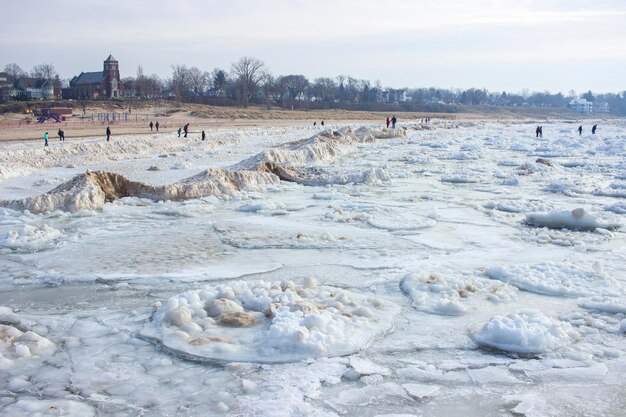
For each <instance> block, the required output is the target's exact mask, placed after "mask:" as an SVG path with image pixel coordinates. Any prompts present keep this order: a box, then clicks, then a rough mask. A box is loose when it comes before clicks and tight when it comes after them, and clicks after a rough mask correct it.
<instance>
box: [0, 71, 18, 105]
mask: <svg viewBox="0 0 626 417" xmlns="http://www.w3.org/2000/svg"><path fill="white" fill-rule="evenodd" d="M16 96H17V90H16V89H15V86H14V85H13V81H11V77H10V76H9V74H7V73H6V72H0V101H9V100H13V99H14V98H15V97H16Z"/></svg>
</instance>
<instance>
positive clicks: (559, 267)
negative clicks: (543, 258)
mask: <svg viewBox="0 0 626 417" xmlns="http://www.w3.org/2000/svg"><path fill="white" fill-rule="evenodd" d="M485 272H486V274H487V275H488V276H489V277H490V278H492V279H497V280H500V281H504V282H508V283H509V284H511V285H514V286H516V287H517V288H519V289H521V290H525V291H530V292H534V293H537V294H545V295H552V296H560V297H583V296H593V295H619V294H622V293H623V288H622V286H621V285H620V283H619V282H618V281H617V280H615V279H614V278H611V277H610V276H608V275H606V274H604V273H602V272H597V271H596V270H594V269H585V268H582V267H580V266H577V265H574V264H570V263H558V262H544V263H540V264H535V265H500V266H491V267H488V268H487V269H486V270H485Z"/></svg>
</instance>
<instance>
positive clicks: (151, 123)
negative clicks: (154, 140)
mask: <svg viewBox="0 0 626 417" xmlns="http://www.w3.org/2000/svg"><path fill="white" fill-rule="evenodd" d="M152 126H154V124H152V120H150V132H152Z"/></svg>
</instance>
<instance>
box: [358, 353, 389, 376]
mask: <svg viewBox="0 0 626 417" xmlns="http://www.w3.org/2000/svg"><path fill="white" fill-rule="evenodd" d="M350 366H351V367H352V368H353V369H354V370H355V371H356V372H358V373H359V374H361V375H372V374H379V375H384V376H389V375H391V371H390V370H389V368H386V367H384V366H381V365H378V364H377V363H374V362H372V361H370V360H369V359H365V358H359V357H358V356H353V357H351V358H350Z"/></svg>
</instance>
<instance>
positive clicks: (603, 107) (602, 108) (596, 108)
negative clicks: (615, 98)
mask: <svg viewBox="0 0 626 417" xmlns="http://www.w3.org/2000/svg"><path fill="white" fill-rule="evenodd" d="M610 111H611V108H610V107H609V103H607V102H606V101H598V102H595V103H593V112H594V113H600V114H608V113H610Z"/></svg>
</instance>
